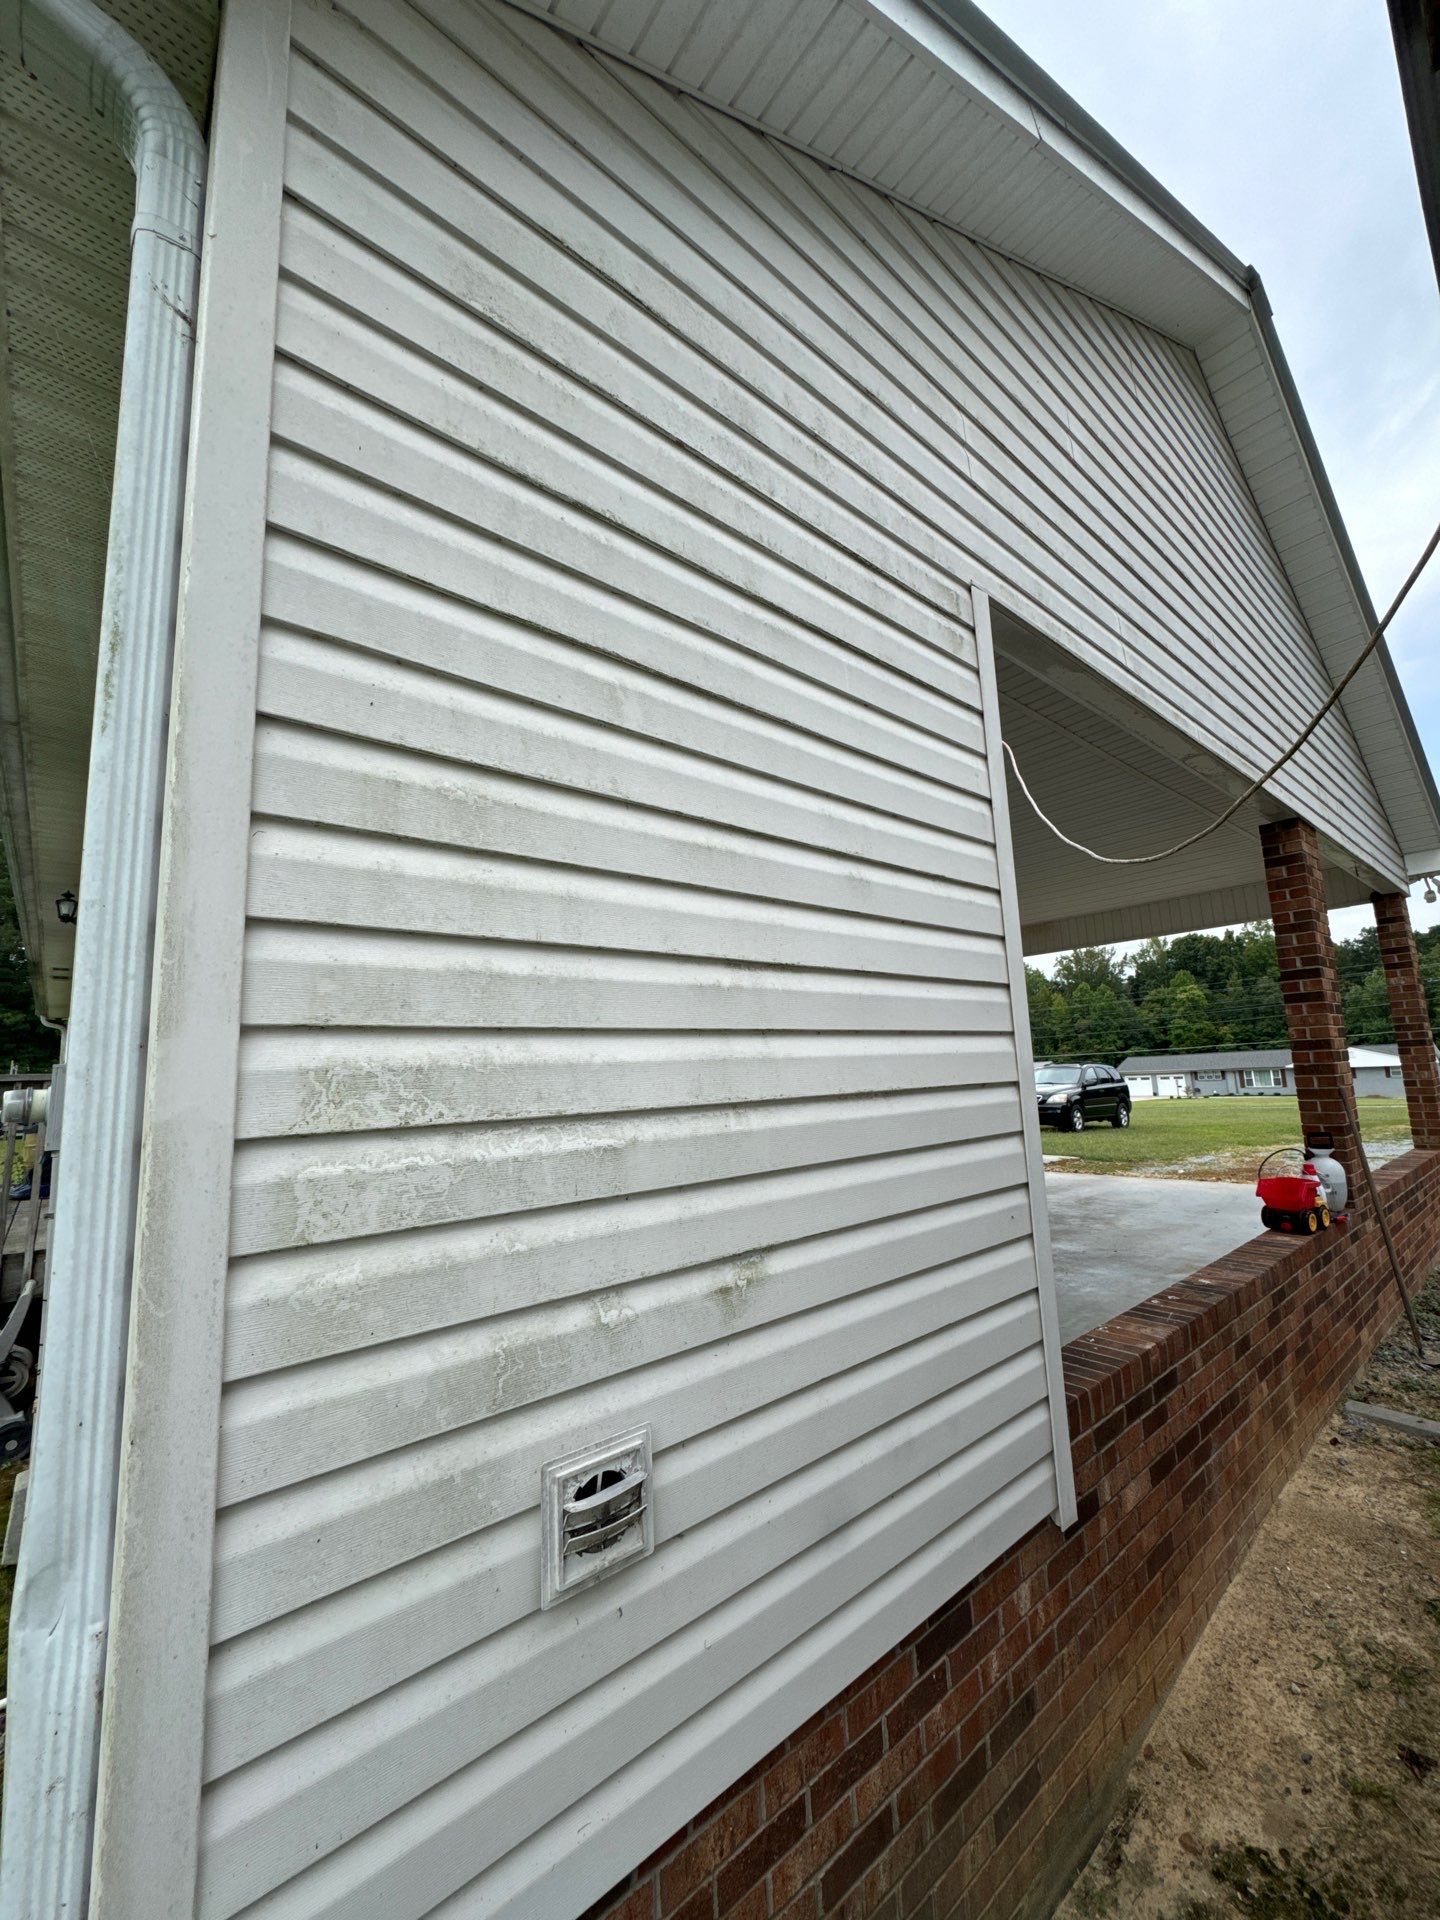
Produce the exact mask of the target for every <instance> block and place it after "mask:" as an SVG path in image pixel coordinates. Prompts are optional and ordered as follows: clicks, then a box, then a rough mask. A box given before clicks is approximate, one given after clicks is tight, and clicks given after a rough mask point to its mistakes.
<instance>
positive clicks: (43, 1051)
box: [0, 860, 59, 1073]
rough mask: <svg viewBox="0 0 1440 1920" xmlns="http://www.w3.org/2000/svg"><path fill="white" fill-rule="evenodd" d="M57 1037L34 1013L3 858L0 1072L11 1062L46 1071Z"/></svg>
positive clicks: (0, 872)
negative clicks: (42, 1024)
mask: <svg viewBox="0 0 1440 1920" xmlns="http://www.w3.org/2000/svg"><path fill="white" fill-rule="evenodd" d="M58 1038H59V1036H58V1035H57V1034H55V1033H53V1032H52V1031H51V1030H50V1028H48V1027H42V1026H41V1024H40V1022H39V1020H38V1019H37V1018H36V1016H35V1001H34V997H33V996H32V994H31V992H30V970H29V965H28V963H27V960H26V955H25V943H24V941H23V940H22V939H21V937H20V919H19V916H18V914H17V913H16V911H15V895H14V894H13V893H12V891H11V888H10V875H9V873H8V872H7V871H6V868H5V863H4V861H3V860H0V1073H8V1072H9V1070H10V1064H11V1062H12V1061H13V1062H14V1064H15V1067H16V1069H17V1070H18V1071H19V1072H21V1073H43V1072H44V1071H45V1069H46V1068H47V1067H51V1066H53V1065H54V1064H55V1058H56V1055H57V1053H58V1052H59V1047H58V1045H57V1041H58Z"/></svg>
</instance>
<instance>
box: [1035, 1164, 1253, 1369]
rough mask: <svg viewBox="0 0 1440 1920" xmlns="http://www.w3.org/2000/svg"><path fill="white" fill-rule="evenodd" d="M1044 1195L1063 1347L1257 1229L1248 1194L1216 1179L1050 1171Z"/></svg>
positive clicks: (1229, 1249)
mask: <svg viewBox="0 0 1440 1920" xmlns="http://www.w3.org/2000/svg"><path fill="white" fill-rule="evenodd" d="M1045 1196H1046V1199H1047V1200H1048V1201H1049V1204H1050V1243H1051V1246H1052V1247H1053V1249H1054V1253H1055V1291H1056V1293H1057V1295H1058V1296H1059V1305H1060V1338H1061V1340H1062V1341H1065V1340H1073V1339H1074V1338H1075V1337H1076V1335H1077V1334H1081V1333H1088V1332H1089V1331H1090V1329H1091V1328H1092V1327H1098V1326H1099V1325H1100V1323H1101V1321H1102V1320H1109V1319H1111V1318H1112V1317H1113V1316H1114V1315H1115V1314H1117V1313H1123V1312H1124V1311H1125V1309H1126V1308H1127V1307H1133V1306H1135V1305H1136V1303H1137V1302H1138V1301H1141V1300H1148V1299H1149V1298H1150V1296H1151V1294H1152V1293H1159V1292H1160V1290H1161V1288H1162V1287H1168V1286H1169V1285H1170V1284H1171V1282H1172V1281H1175V1280H1184V1279H1186V1278H1187V1277H1188V1276H1189V1275H1190V1274H1192V1273H1194V1271H1195V1269H1196V1268H1197V1267H1203V1266H1205V1265H1206V1263H1207V1262H1208V1261H1211V1260H1218V1259H1219V1258H1220V1256H1221V1254H1224V1253H1230V1252H1232V1251H1233V1250H1234V1248H1236V1247H1238V1246H1239V1245H1240V1244H1241V1243H1242V1241H1245V1240H1253V1239H1254V1238H1255V1236H1256V1234H1258V1233H1261V1232H1263V1231H1264V1229H1263V1228H1262V1227H1261V1225H1260V1202H1259V1201H1258V1200H1257V1199H1256V1198H1255V1194H1254V1190H1253V1188H1251V1187H1248V1186H1238V1185H1233V1184H1231V1183H1229V1182H1227V1181H1222V1180H1145V1179H1140V1178H1137V1177H1135V1176H1133V1175H1129V1174H1106V1173H1047V1174H1046V1175H1045Z"/></svg>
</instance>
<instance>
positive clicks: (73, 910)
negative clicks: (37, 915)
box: [55, 887, 80, 927]
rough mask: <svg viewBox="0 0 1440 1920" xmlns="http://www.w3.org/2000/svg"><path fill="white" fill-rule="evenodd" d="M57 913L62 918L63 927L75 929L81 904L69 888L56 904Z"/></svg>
mask: <svg viewBox="0 0 1440 1920" xmlns="http://www.w3.org/2000/svg"><path fill="white" fill-rule="evenodd" d="M55 911H56V913H58V914H59V916H60V924H61V926H62V927H73V926H74V924H75V921H76V918H77V917H78V915H79V912H80V902H79V901H78V900H77V899H76V898H75V896H74V894H73V893H71V891H70V889H69V888H68V887H67V888H66V889H65V891H64V893H62V894H61V895H60V897H59V899H58V900H57V901H56V902H55Z"/></svg>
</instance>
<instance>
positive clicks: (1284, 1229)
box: [1255, 1147, 1330, 1233]
mask: <svg viewBox="0 0 1440 1920" xmlns="http://www.w3.org/2000/svg"><path fill="white" fill-rule="evenodd" d="M1283 1153H1293V1154H1294V1155H1295V1156H1296V1157H1297V1159H1299V1160H1300V1161H1302V1162H1303V1165H1302V1166H1301V1169H1300V1171H1299V1173H1272V1174H1267V1173H1266V1171H1265V1169H1266V1167H1268V1166H1269V1164H1270V1162H1271V1161H1272V1160H1278V1159H1279V1158H1280V1156H1281V1154H1283ZM1255 1191H1256V1193H1257V1194H1258V1195H1259V1197H1260V1203H1261V1205H1260V1218H1261V1220H1262V1222H1263V1223H1264V1224H1265V1225H1266V1226H1267V1227H1273V1228H1274V1229H1275V1230H1276V1231H1277V1232H1279V1233H1319V1231H1320V1229H1321V1228H1322V1227H1328V1226H1329V1224H1330V1208H1329V1206H1328V1205H1327V1203H1326V1199H1325V1186H1324V1183H1323V1182H1322V1180H1321V1178H1320V1176H1319V1174H1318V1173H1317V1172H1316V1171H1315V1168H1314V1165H1313V1163H1312V1162H1311V1161H1310V1160H1308V1159H1306V1157H1305V1154H1304V1153H1303V1151H1302V1150H1301V1149H1300V1148H1299V1147H1277V1148H1276V1149H1275V1151H1274V1152H1273V1153H1267V1154H1266V1156H1265V1158H1264V1159H1263V1160H1262V1161H1261V1162H1260V1172H1259V1176H1258V1178H1257V1179H1256V1182H1255Z"/></svg>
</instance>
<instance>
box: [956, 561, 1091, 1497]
mask: <svg viewBox="0 0 1440 1920" xmlns="http://www.w3.org/2000/svg"><path fill="white" fill-rule="evenodd" d="M970 591H971V599H972V605H973V607H974V613H975V653H976V660H977V664H978V667H979V671H980V707H981V712H982V713H983V715H984V720H985V759H986V763H987V765H988V768H989V774H990V810H991V815H992V817H993V822H994V830H995V864H996V867H997V870H998V872H999V875H1000V915H1001V919H1002V921H1003V923H1004V927H1005V967H1006V972H1007V975H1008V978H1009V983H1010V1014H1011V1020H1012V1022H1013V1026H1014V1033H1015V1064H1016V1073H1017V1077H1018V1080H1019V1091H1020V1119H1021V1126H1022V1128H1023V1130H1024V1135H1025V1166H1026V1173H1027V1185H1028V1188H1029V1194H1030V1234H1031V1238H1032V1240H1033V1242H1034V1245H1035V1270H1036V1275H1037V1278H1038V1281H1039V1286H1040V1333H1041V1338H1042V1341H1043V1343H1044V1348H1045V1382H1046V1389H1047V1392H1048V1396H1049V1401H1050V1431H1051V1434H1052V1436H1053V1439H1054V1445H1055V1493H1056V1508H1055V1519H1056V1523H1057V1524H1058V1525H1059V1526H1062V1527H1072V1526H1074V1524H1075V1518H1076V1511H1075V1469H1074V1463H1073V1460H1072V1458H1071V1450H1070V1417H1069V1415H1068V1414H1067V1412H1066V1410H1065V1376H1064V1370H1063V1368H1062V1366H1061V1360H1060V1319H1059V1314H1058V1312H1057V1310H1056V1304H1055V1263H1054V1259H1053V1258H1052V1256H1051V1252H1050V1211H1049V1208H1048V1207H1047V1205H1046V1202H1045V1159H1044V1155H1043V1153H1042V1151H1041V1147H1040V1115H1039V1113H1038V1111H1037V1109H1036V1106H1035V1099H1034V1092H1033V1088H1034V1079H1035V1056H1034V1052H1033V1050H1032V1048H1031V1045H1030V1005H1029V1001H1028V999H1027V997H1026V993H1025V956H1024V949H1023V947H1022V945H1021V936H1020V899H1019V893H1018V890H1017V888H1016V884H1015V852H1014V848H1013V846H1012V845H1011V841H1010V798H1009V794H1008V792H1007V790H1006V785H1005V757H1004V753H1003V750H1002V747H1001V735H1000V689H999V686H998V684H997V682H996V678H995V642H994V639H993V636H992V634H991V630H990V596H989V594H988V593H987V592H986V591H985V589H984V588H983V587H980V586H975V585H972V587H971V590H970Z"/></svg>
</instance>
